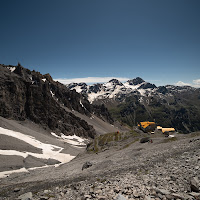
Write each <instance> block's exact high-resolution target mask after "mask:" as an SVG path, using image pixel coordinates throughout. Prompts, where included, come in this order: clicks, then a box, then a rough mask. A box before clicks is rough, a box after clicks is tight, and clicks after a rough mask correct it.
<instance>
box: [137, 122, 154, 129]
mask: <svg viewBox="0 0 200 200" xmlns="http://www.w3.org/2000/svg"><path fill="white" fill-rule="evenodd" d="M140 124H141V126H142V127H143V128H146V127H147V126H149V125H152V124H155V122H140Z"/></svg>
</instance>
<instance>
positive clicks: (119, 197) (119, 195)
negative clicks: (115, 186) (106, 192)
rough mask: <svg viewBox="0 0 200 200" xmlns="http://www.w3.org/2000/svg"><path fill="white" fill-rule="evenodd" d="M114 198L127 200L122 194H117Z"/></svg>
mask: <svg viewBox="0 0 200 200" xmlns="http://www.w3.org/2000/svg"><path fill="white" fill-rule="evenodd" d="M115 200H127V199H126V198H125V197H124V196H123V195H121V194H118V195H117V197H116V199H115Z"/></svg>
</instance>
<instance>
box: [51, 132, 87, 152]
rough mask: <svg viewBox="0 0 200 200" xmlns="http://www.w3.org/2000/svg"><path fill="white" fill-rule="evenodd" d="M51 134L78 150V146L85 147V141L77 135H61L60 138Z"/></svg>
mask: <svg viewBox="0 0 200 200" xmlns="http://www.w3.org/2000/svg"><path fill="white" fill-rule="evenodd" d="M51 134H52V135H53V136H55V137H57V138H59V139H62V140H63V141H64V142H67V143H68V144H71V145H73V146H74V147H77V148H79V147H80V146H85V145H86V141H87V139H83V138H81V137H78V136H77V135H68V136H66V135H64V134H63V133H61V134H60V136H58V135H56V134H55V133H53V132H51Z"/></svg>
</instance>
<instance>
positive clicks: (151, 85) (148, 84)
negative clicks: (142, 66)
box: [138, 83, 157, 89]
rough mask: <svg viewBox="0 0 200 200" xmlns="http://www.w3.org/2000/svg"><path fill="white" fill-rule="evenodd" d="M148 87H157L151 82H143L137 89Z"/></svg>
mask: <svg viewBox="0 0 200 200" xmlns="http://www.w3.org/2000/svg"><path fill="white" fill-rule="evenodd" d="M149 88H152V89H154V88H157V87H156V86H155V85H154V84H151V83H146V84H143V85H141V86H140V87H139V88H138V89H149Z"/></svg>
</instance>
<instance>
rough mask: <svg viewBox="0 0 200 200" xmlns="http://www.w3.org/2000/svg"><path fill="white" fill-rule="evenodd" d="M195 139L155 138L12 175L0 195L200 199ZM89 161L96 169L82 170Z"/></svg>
mask: <svg viewBox="0 0 200 200" xmlns="http://www.w3.org/2000/svg"><path fill="white" fill-rule="evenodd" d="M193 136H195V135H194V134H190V135H177V138H178V139H177V140H175V139H169V138H164V137H156V138H153V143H144V144H141V143H139V142H136V143H134V144H132V145H130V146H129V147H128V148H124V149H121V150H119V149H118V150H117V149H115V148H114V147H113V148H110V149H109V150H106V151H104V152H100V153H98V154H94V153H93V154H88V153H82V154H81V155H79V156H78V157H76V158H75V159H74V160H72V161H71V162H69V163H67V164H65V165H62V166H60V167H58V168H47V169H43V170H35V171H32V172H31V173H29V174H13V175H11V176H10V177H8V178H6V179H2V180H1V183H2V184H1V189H0V196H1V199H14V198H15V197H19V196H20V195H21V194H24V193H26V192H31V195H32V197H31V198H30V199H35V200H36V199H37V200H38V199H40V200H41V199H50V200H53V199H77V200H78V199H101V200H103V199H120V198H121V199H123V198H125V199H127V200H128V199H146V200H148V199H155V200H160V199H199V198H200V192H199V189H200V182H199V180H200V177H199V176H200V148H199V147H200V136H199V135H198V134H196V136H195V137H193ZM86 161H89V162H91V163H92V166H91V167H89V168H87V169H84V170H82V166H83V164H84V163H85V162H86ZM16 188H17V189H16ZM27 195H28V194H27ZM29 195H30V193H29ZM122 197H123V198H122Z"/></svg>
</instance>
